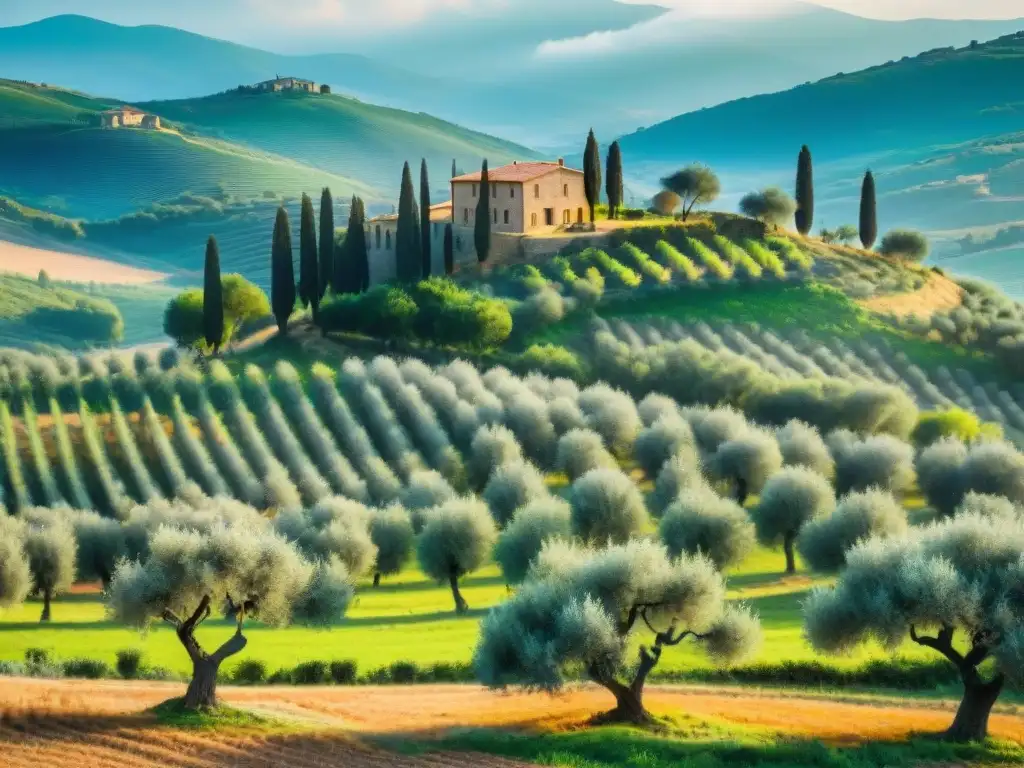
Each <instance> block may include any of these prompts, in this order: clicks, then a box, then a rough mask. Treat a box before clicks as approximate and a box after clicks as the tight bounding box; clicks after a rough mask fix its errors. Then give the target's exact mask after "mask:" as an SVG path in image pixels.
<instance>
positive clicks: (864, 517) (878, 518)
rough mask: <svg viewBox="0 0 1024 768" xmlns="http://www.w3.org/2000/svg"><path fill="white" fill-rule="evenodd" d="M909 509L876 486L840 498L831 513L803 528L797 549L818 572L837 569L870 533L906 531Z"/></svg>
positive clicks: (881, 534) (877, 534)
mask: <svg viewBox="0 0 1024 768" xmlns="http://www.w3.org/2000/svg"><path fill="white" fill-rule="evenodd" d="M906 530H907V512H906V510H905V509H903V507H902V506H901V505H900V503H899V502H898V501H896V499H895V498H893V495H892V494H891V493H888V492H886V491H881V490H879V489H877V488H872V489H870V490H867V491H864V492H863V493H851V494H849V495H848V496H844V497H843V498H842V499H840V501H839V504H838V505H837V506H836V508H835V511H833V512H832V514H831V515H827V516H824V517H818V518H815V519H814V520H811V521H810V522H809V523H807V525H805V526H804V527H803V528H801V529H800V535H799V537H798V538H797V540H796V547H797V550H798V551H799V552H800V556H801V557H802V558H803V559H804V561H805V562H806V563H807V564H808V565H809V566H810V567H811V568H813V569H814V570H816V571H838V570H839V569H840V568H842V567H843V565H845V563H846V552H847V550H849V549H850V548H851V547H853V545H854V544H856V543H857V542H858V541H862V540H864V539H867V538H870V537H871V536H898V535H900V534H903V533H906Z"/></svg>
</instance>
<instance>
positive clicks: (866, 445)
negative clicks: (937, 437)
mask: <svg viewBox="0 0 1024 768" xmlns="http://www.w3.org/2000/svg"><path fill="white" fill-rule="evenodd" d="M833 457H834V458H835V462H836V491H837V492H838V493H840V494H845V493H849V492H850V491H863V490H867V489H868V488H880V489H881V490H885V491H890V492H892V493H900V492H901V491H903V490H905V489H906V488H907V487H908V486H909V485H910V483H911V482H913V479H914V449H913V448H912V447H911V446H910V445H909V444H908V443H904V442H903V441H902V440H897V439H896V438H895V437H891V436H889V435H873V436H871V437H868V438H866V439H864V440H861V441H856V442H852V443H849V444H847V445H844V446H839V447H838V448H837V449H836V450H834V451H833Z"/></svg>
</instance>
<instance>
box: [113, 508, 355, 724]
mask: <svg viewBox="0 0 1024 768" xmlns="http://www.w3.org/2000/svg"><path fill="white" fill-rule="evenodd" d="M148 549H149V553H148V555H147V556H146V557H145V559H143V560H133V561H129V560H123V561H121V564H120V565H119V566H118V568H117V571H115V573H114V578H113V580H112V581H111V583H110V588H109V589H108V590H107V609H108V612H109V614H110V616H111V618H112V619H114V620H115V621H119V622H122V623H124V624H128V625H131V626H134V627H137V628H139V629H140V630H145V629H146V628H147V627H149V626H150V625H151V624H152V623H153V622H154V621H163V622H166V623H168V624H170V625H171V626H172V627H174V630H175V633H176V634H177V637H178V641H179V642H180V643H181V645H182V646H183V647H184V648H185V651H186V652H187V653H188V656H189V659H190V660H191V661H192V678H191V681H190V682H189V685H188V690H187V691H186V693H185V698H184V701H183V703H184V706H185V707H186V708H187V709H193V710H195V709H202V708H206V707H213V706H216V704H217V672H218V670H219V669H220V666H221V664H222V663H223V662H224V661H225V660H226V659H228V658H230V657H231V656H234V655H235V654H237V653H239V652H241V651H242V650H243V649H244V648H245V646H246V644H247V639H246V637H245V635H244V634H243V633H242V630H243V625H244V621H245V619H246V618H253V619H257V620H259V621H260V622H262V623H264V624H269V625H271V626H285V625H287V624H290V623H293V622H298V623H304V624H311V625H315V626H327V625H330V624H332V623H334V622H336V621H338V620H339V619H340V618H341V617H342V615H344V613H345V611H346V610H347V608H348V605H349V602H350V601H351V599H352V586H351V584H350V583H349V578H350V577H349V574H348V571H347V570H346V569H345V566H344V565H342V564H341V562H340V561H339V560H337V559H336V558H332V559H331V560H326V561H325V560H318V561H316V562H310V561H309V560H306V559H305V558H304V557H303V556H302V555H301V554H300V553H299V551H298V549H296V547H295V545H294V544H291V543H289V542H288V541H286V540H285V538H284V537H283V536H281V535H280V534H278V533H277V532H275V531H274V530H273V529H272V528H271V527H270V526H266V525H264V526H259V527H254V526H251V525H248V526H247V525H240V524H237V523H236V524H232V525H218V526H216V527H214V528H211V529H209V530H207V531H205V532H200V531H184V530H181V529H178V528H173V527H170V526H166V525H165V526H161V527H160V528H158V529H157V530H156V532H155V533H154V534H153V536H152V539H151V541H150V543H149V548H148ZM213 605H226V606H228V611H229V613H230V615H232V616H233V618H234V620H235V623H236V629H235V633H234V634H233V635H232V636H231V637H230V638H229V639H228V640H227V641H226V642H225V643H224V644H223V645H221V646H220V647H219V648H218V649H217V650H215V651H214V652H212V653H210V652H208V651H206V650H205V649H204V648H203V647H202V646H201V645H200V644H199V641H198V640H197V639H196V636H195V633H196V630H197V629H198V628H199V626H200V625H202V623H203V622H204V621H206V619H208V618H209V617H210V614H211V606H213Z"/></svg>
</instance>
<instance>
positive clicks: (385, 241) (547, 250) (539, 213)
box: [366, 159, 589, 284]
mask: <svg viewBox="0 0 1024 768" xmlns="http://www.w3.org/2000/svg"><path fill="white" fill-rule="evenodd" d="M487 179H488V184H489V187H490V200H489V201H488V202H489V205H488V212H489V213H488V215H489V217H490V219H491V259H490V263H492V264H497V263H500V262H506V261H514V260H521V259H526V258H536V257H539V256H543V255H545V254H546V255H550V254H552V253H557V252H558V250H559V249H560V248H561V247H562V246H563V245H565V243H566V238H570V239H572V238H575V237H576V235H575V234H574V233H573V232H572V230H573V229H574V228H575V227H576V226H577V225H582V226H581V227H580V229H583V230H586V224H587V223H588V222H589V208H588V205H587V195H586V192H585V190H584V187H583V171H578V170H576V169H574V168H568V167H566V165H565V162H564V161H563V160H561V159H559V160H558V161H557V162H527V163H519V162H514V163H512V164H511V165H505V166H502V167H500V168H495V169H493V170H489V171H488V174H487ZM479 195H480V173H470V174H465V175H463V176H456V177H455V178H453V179H452V180H451V200H450V201H448V202H445V203H439V204H438V205H432V206H431V207H430V227H431V243H432V245H431V258H432V260H433V265H432V268H431V272H432V274H441V272H442V271H443V269H444V230H445V227H446V225H448V224H451V225H452V245H453V249H454V251H455V253H454V256H455V263H456V264H457V265H459V266H463V265H466V264H472V263H474V262H475V261H476V246H475V245H474V228H475V224H476V210H477V203H478V202H479V201H480V197H479ZM397 230H398V215H397V214H394V213H392V214H388V215H385V216H376V217H374V218H372V219H370V220H368V221H367V222H366V243H367V250H368V252H369V261H370V282H371V283H374V284H376V283H379V282H384V281H387V280H391V279H393V278H394V277H395V273H396V264H395V235H396V233H397Z"/></svg>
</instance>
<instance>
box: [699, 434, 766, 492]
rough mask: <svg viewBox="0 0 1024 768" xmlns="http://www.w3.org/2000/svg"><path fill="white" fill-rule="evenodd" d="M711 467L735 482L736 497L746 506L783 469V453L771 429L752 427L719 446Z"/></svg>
mask: <svg viewBox="0 0 1024 768" xmlns="http://www.w3.org/2000/svg"><path fill="white" fill-rule="evenodd" d="M709 467H710V469H711V473H712V474H713V475H714V476H715V477H718V478H721V479H722V480H728V481H730V482H731V483H733V486H734V487H735V489H736V500H737V501H738V502H739V503H740V504H741V505H742V504H745V503H746V501H747V497H748V496H749V495H750V494H752V493H760V492H761V489H762V488H764V484H765V483H766V482H767V481H768V478H770V477H771V476H772V475H773V474H775V473H776V472H778V471H779V470H780V469H781V468H782V453H781V452H780V451H779V443H778V441H777V440H776V439H775V435H773V434H772V433H771V432H768V431H766V430H762V429H754V428H748V429H747V430H746V431H745V432H744V433H742V434H740V435H738V436H737V437H734V438H732V439H731V440H726V441H725V442H724V443H722V444H721V445H720V446H718V450H717V451H715V453H714V455H713V456H712V457H711V459H710V461H709Z"/></svg>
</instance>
